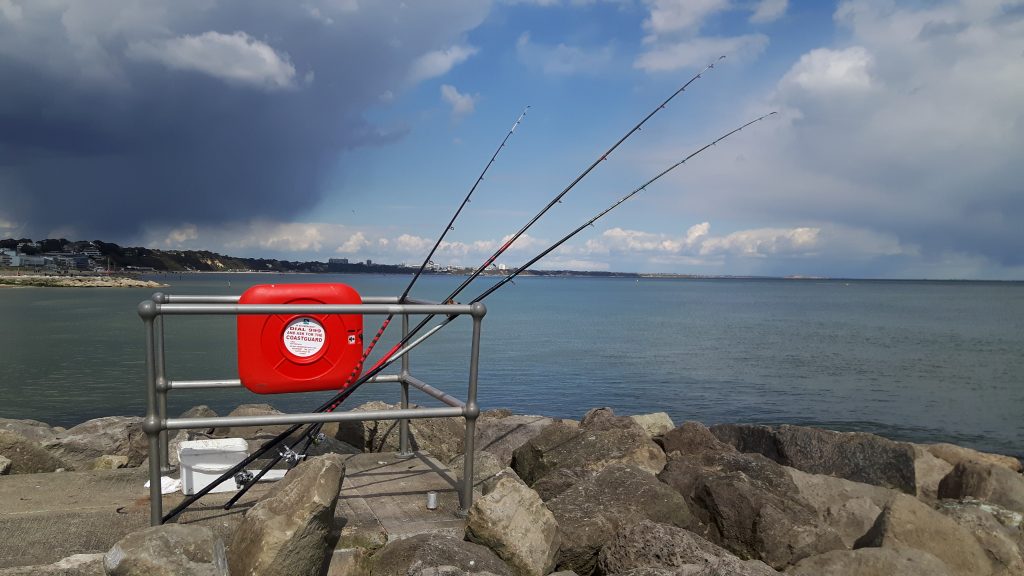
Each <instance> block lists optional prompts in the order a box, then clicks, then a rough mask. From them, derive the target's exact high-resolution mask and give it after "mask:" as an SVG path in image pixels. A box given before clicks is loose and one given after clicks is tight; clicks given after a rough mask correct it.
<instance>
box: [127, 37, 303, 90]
mask: <svg viewBox="0 0 1024 576" xmlns="http://www.w3.org/2000/svg"><path fill="white" fill-rule="evenodd" d="M128 56H129V57H130V58H133V59H135V60H141V61H151V62H158V63H160V64H163V65H164V66H167V67H168V68H171V69H173V70H183V71H191V72H199V73H201V74H206V75H207V76H212V77H214V78H219V79H221V80H224V81H227V82H231V83H237V84H246V85H250V86H257V87H261V88H267V89H271V90H277V89H282V88H291V87H293V86H294V80H295V67H294V66H293V65H292V63H291V62H290V61H289V58H288V55H287V54H278V53H277V52H276V51H275V50H274V49H273V48H272V47H270V46H269V45H268V44H265V43H263V42H260V41H259V40H256V39H255V38H253V37H251V36H249V35H248V34H246V33H245V32H234V33H232V34H221V33H220V32H214V31H209V32H204V33H202V34H199V35H198V36H192V35H186V36H179V37H176V38H171V39H167V40H149V41H144V42H133V43H131V44H129V46H128Z"/></svg>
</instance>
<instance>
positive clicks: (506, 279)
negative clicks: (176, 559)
mask: <svg viewBox="0 0 1024 576" xmlns="http://www.w3.org/2000/svg"><path fill="white" fill-rule="evenodd" d="M774 114H776V112H769V113H768V114H765V115H763V116H759V117H758V118H755V119H754V120H751V121H749V122H747V123H746V124H743V125H742V126H740V127H738V128H734V129H733V130H730V131H729V132H726V133H725V134H723V135H721V136H719V137H718V138H716V139H715V140H713V141H711V142H709V143H707V144H705V145H704V146H702V147H700V148H698V149H697V150H695V151H694V152H691V153H690V154H689V155H687V156H686V157H685V158H683V159H682V160H680V161H678V162H676V163H675V164H672V165H671V166H669V167H668V168H666V169H664V170H662V171H661V172H659V173H658V174H657V175H655V176H654V177H652V178H651V179H649V180H647V181H646V182H644V183H643V184H641V185H640V186H638V187H637V188H635V189H634V190H633V191H631V192H630V193H629V194H626V195H625V196H623V197H622V198H619V199H618V200H617V201H616V202H615V203H613V204H612V205H611V206H609V207H608V208H605V209H604V210H602V211H601V212H599V213H598V214H597V215H596V216H594V217H593V218H591V219H590V220H587V221H586V222H584V223H583V224H582V225H580V226H579V227H577V228H576V229H574V230H573V231H571V232H569V233H568V234H566V235H565V236H563V237H562V238H561V239H560V240H558V241H557V242H555V243H554V244H552V245H550V246H549V247H547V248H546V249H544V250H543V251H542V252H540V253H539V254H537V255H536V256H534V257H533V258H531V259H530V260H529V261H528V262H526V263H525V264H523V265H521V266H519V267H518V268H516V269H515V270H514V271H512V272H511V273H510V274H508V275H507V276H505V277H504V278H502V279H501V280H500V281H499V282H497V283H495V284H494V285H492V286H491V287H489V288H488V289H486V290H484V291H483V292H482V293H481V294H480V295H479V296H477V297H476V298H474V299H473V300H472V301H471V302H470V303H471V304H475V303H477V302H481V301H483V300H484V299H485V298H487V297H488V296H490V295H491V294H493V293H494V292H495V291H497V290H498V289H499V288H501V287H502V286H504V285H505V284H508V283H509V282H511V281H512V280H513V279H514V278H515V277H517V276H519V274H521V273H522V272H524V271H525V270H527V269H529V267H530V266H533V265H534V264H536V263H537V262H538V261H540V260H541V259H542V258H544V257H545V256H547V255H548V254H550V253H551V252H553V251H554V250H556V249H558V248H559V247H560V246H561V245H563V244H565V243H566V242H568V241H569V240H570V239H572V238H573V237H575V236H576V235H577V234H579V233H580V232H582V231H583V230H585V229H587V228H588V227H590V226H593V225H594V223H595V222H597V221H598V220H600V219H601V218H603V217H604V216H605V215H606V214H608V213H609V212H611V211H612V210H614V209H616V208H618V207H619V206H620V205H622V204H623V203H625V202H626V201H627V200H629V199H630V198H632V197H633V196H636V195H637V194H639V193H640V192H642V191H643V190H646V189H647V187H648V186H650V185H651V184H653V183H655V182H657V181H658V180H659V179H661V178H662V177H663V176H665V175H666V174H668V173H669V172H672V171H673V170H675V169H676V168H678V167H680V166H682V165H683V164H685V163H686V162H688V161H689V160H691V159H692V158H694V157H696V156H697V155H699V154H701V153H702V152H704V151H705V150H707V149H708V148H711V147H713V146H715V145H716V144H718V143H719V142H721V141H723V140H725V139H726V138H728V137H730V136H732V135H733V134H736V133H737V132H740V131H741V130H743V129H744V128H746V127H748V126H750V125H752V124H755V123H757V122H760V121H761V120H764V119H765V118H768V117H769V116H772V115H774ZM455 318H457V316H455V315H448V316H447V317H446V318H445V319H444V321H442V322H441V323H440V324H438V325H436V326H434V327H433V328H431V329H430V330H429V331H428V332H427V334H425V335H424V336H423V337H421V338H419V339H417V340H416V342H415V343H413V344H412V345H410V346H408V347H406V348H405V349H403V350H402V351H401V355H403V356H404V355H405V354H406V353H408V352H409V351H410V350H411V349H412V348H414V347H415V346H417V345H419V343H420V342H422V341H423V340H425V339H426V338H427V337H429V336H430V335H432V334H434V333H435V332H437V331H438V330H441V329H442V328H444V327H445V326H446V325H448V324H449V323H451V322H452V321H453V320H454V319H455ZM394 360H397V358H395V359H394ZM394 360H388V361H386V362H385V363H383V364H380V365H378V366H376V367H375V368H374V369H375V370H376V371H377V372H379V371H380V370H383V369H384V368H386V367H387V366H389V365H391V364H392V363H393V362H394ZM354 390H355V387H353V388H352V389H351V390H346V391H345V392H344V397H345V398H347V397H348V395H350V394H351V393H352V392H353V391H354ZM342 400H344V398H343V399H342ZM339 403H340V402H339ZM315 426H322V425H321V424H317V425H315ZM318 430H319V428H316V427H313V428H311V431H310V432H308V433H307V434H308V435H310V438H312V435H315V434H316V432H317V431H318ZM309 441H310V440H307V446H308V445H309ZM279 459H280V458H279ZM275 463H276V462H274V463H271V464H270V465H269V466H267V467H266V468H264V469H263V470H262V472H261V474H262V473H266V471H267V470H269V469H270V468H271V467H273V465H274V464H275ZM248 487H249V486H246V487H243V490H247V489H248ZM237 498H238V495H236V498H234V499H233V501H234V500H237ZM233 501H232V502H233ZM232 502H229V503H228V504H225V509H227V508H228V507H229V505H230V504H231V503H232Z"/></svg>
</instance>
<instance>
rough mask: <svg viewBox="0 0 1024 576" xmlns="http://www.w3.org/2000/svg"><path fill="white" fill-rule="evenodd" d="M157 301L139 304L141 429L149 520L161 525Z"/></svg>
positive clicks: (151, 524) (151, 522)
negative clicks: (143, 402)
mask: <svg viewBox="0 0 1024 576" xmlns="http://www.w3.org/2000/svg"><path fill="white" fill-rule="evenodd" d="M158 315H159V309H158V305H157V304H156V303H155V302H153V301H152V300H145V301H143V302H142V303H141V304H139V316H141V317H142V323H143V325H144V326H145V330H146V418H145V420H143V422H142V429H143V431H144V432H145V433H146V440H147V441H148V444H149V524H150V526H159V525H160V524H161V522H162V518H163V491H162V490H161V484H160V446H159V444H160V430H161V428H162V425H161V422H162V421H161V420H160V418H159V414H158V411H157V390H156V353H155V351H154V347H155V345H156V326H155V325H154V322H155V319H156V317H157V316H158Z"/></svg>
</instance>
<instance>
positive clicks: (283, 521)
mask: <svg viewBox="0 0 1024 576" xmlns="http://www.w3.org/2000/svg"><path fill="white" fill-rule="evenodd" d="M344 477H345V464H344V461H343V457H342V456H341V455H339V454H328V455H325V456H317V457H315V458H310V459H309V460H306V461H305V462H303V463H301V464H299V465H298V466H296V467H295V468H293V469H292V470H291V471H290V472H289V473H288V474H287V475H286V476H285V477H284V479H283V480H281V481H279V482H278V483H277V484H275V485H274V486H273V487H272V488H271V489H270V490H269V491H268V492H267V494H266V495H265V496H264V497H263V498H262V499H261V500H260V501H259V502H257V503H256V505H255V506H253V507H252V509H250V510H249V511H248V512H246V514H245V516H244V517H243V518H242V521H241V523H240V524H239V526H238V528H236V529H235V533H234V536H233V537H232V539H231V545H230V546H229V550H230V554H229V555H228V562H229V564H230V566H231V572H232V574H234V575H235V576H241V575H255V574H260V575H263V574H319V573H320V572H321V570H322V569H323V568H324V563H325V560H326V559H327V549H328V546H327V540H328V537H329V536H330V534H331V528H332V526H333V522H334V509H335V507H336V506H337V503H338V494H339V492H340V491H341V483H342V480H343V479H344Z"/></svg>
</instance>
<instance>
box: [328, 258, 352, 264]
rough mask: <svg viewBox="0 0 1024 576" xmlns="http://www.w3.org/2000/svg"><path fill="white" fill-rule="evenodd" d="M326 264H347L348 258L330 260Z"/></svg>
mask: <svg viewBox="0 0 1024 576" xmlns="http://www.w3.org/2000/svg"><path fill="white" fill-rule="evenodd" d="M327 263H328V264H348V258H331V259H329V260H328V261H327Z"/></svg>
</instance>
